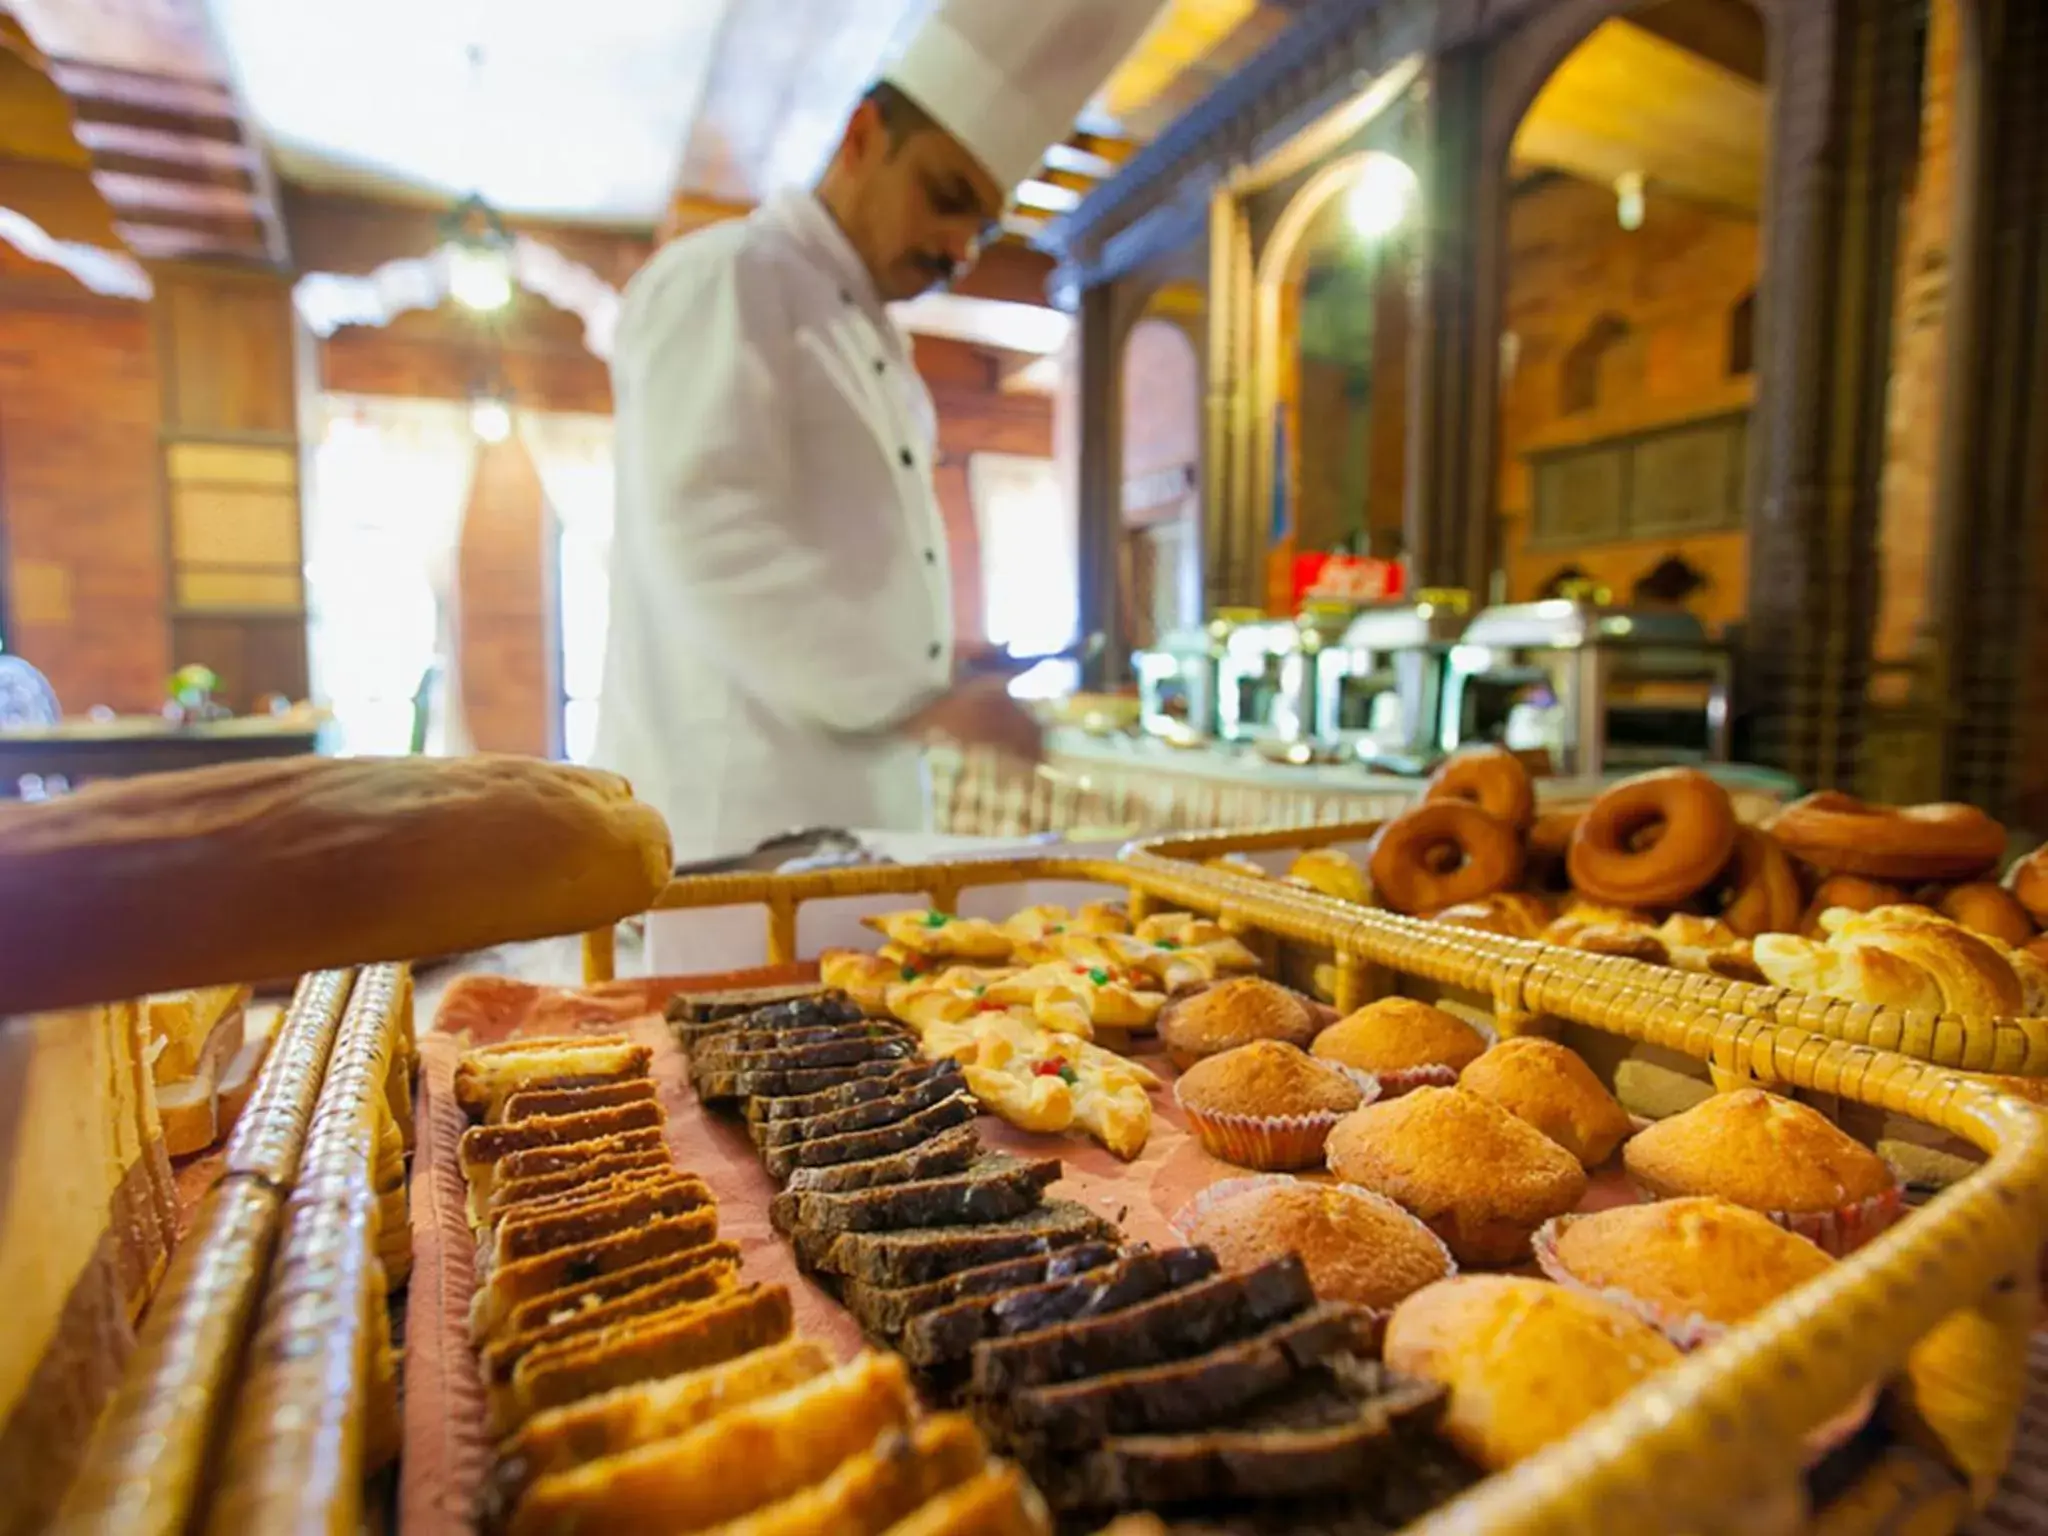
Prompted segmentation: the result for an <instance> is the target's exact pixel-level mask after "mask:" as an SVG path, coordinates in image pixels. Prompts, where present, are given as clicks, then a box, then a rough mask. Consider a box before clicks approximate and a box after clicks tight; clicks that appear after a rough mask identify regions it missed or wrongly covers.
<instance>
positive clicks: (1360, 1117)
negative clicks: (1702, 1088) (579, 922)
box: [1324, 1088, 1586, 1264]
mask: <svg viewBox="0 0 2048 1536" xmlns="http://www.w3.org/2000/svg"><path fill="white" fill-rule="evenodd" d="M1324 1157H1325V1160H1326V1161H1327V1162H1328V1163H1329V1166H1330V1171H1331V1172H1332V1173H1334V1174H1336V1175H1337V1177H1338V1178H1340V1179H1342V1180H1343V1181H1344V1182H1345V1183H1347V1184H1356V1185H1359V1186H1360V1187H1361V1188H1364V1189H1369V1190H1372V1191H1373V1192H1374V1193H1375V1194H1381V1195H1385V1196H1386V1197H1387V1198H1388V1199H1389V1200H1392V1201H1395V1202H1396V1203H1398V1204H1399V1205H1401V1206H1402V1207H1403V1208H1404V1209H1406V1210H1410V1211H1413V1212H1414V1213H1415V1214H1416V1215H1417V1216H1418V1217H1420V1218H1421V1219H1422V1221H1423V1222H1424V1224H1426V1225H1427V1226H1428V1227H1429V1229H1430V1230H1431V1231H1432V1232H1434V1233H1436V1234H1437V1236H1439V1237H1441V1238H1442V1239H1443V1240H1444V1242H1445V1243H1446V1244H1448V1245H1449V1247H1450V1250H1451V1252H1452V1253H1453V1254H1455V1255H1457V1259H1458V1262H1459V1263H1461V1264H1514V1263H1518V1262H1519V1261H1521V1260H1522V1259H1525V1258H1527V1257H1528V1256H1529V1239H1530V1237H1531V1236H1532V1235H1533V1234H1534V1233H1535V1231H1536V1229H1537V1228H1538V1227H1540V1226H1542V1225H1543V1223H1544V1222H1546V1221H1548V1220H1550V1218H1551V1217H1553V1216H1562V1215H1563V1214H1564V1213H1565V1212H1566V1211H1569V1210H1570V1209H1572V1207H1574V1206H1575V1205H1577V1204H1578V1203H1579V1201H1580V1200H1582V1199H1584V1198H1585V1194H1586V1170H1585V1169H1584V1168H1582V1167H1580V1166H1579V1160H1578V1159H1577V1158H1576V1157H1573V1156H1572V1155H1571V1153H1569V1152H1567V1151H1565V1149H1564V1148H1563V1147H1560V1146H1559V1145H1558V1144H1557V1143H1556V1142H1554V1141H1552V1140H1551V1139H1550V1138H1549V1137H1548V1136H1545V1135H1544V1134H1543V1133H1542V1132H1541V1131H1539V1130H1537V1129H1536V1128H1535V1127H1534V1126H1532V1125H1529V1124H1527V1123H1526V1122H1524V1121H1521V1120H1517V1119H1516V1118H1515V1117H1514V1116H1513V1115H1511V1114H1509V1113H1508V1112H1507V1111H1506V1110H1504V1109H1502V1108H1501V1107H1500V1106H1499V1105H1498V1104H1495V1103H1492V1102H1491V1101H1490V1100H1487V1099H1482V1098H1480V1097H1479V1096H1478V1095H1477V1094H1471V1093H1466V1092H1465V1091H1464V1090H1463V1089H1461V1088H1418V1089H1416V1090H1415V1091H1414V1092H1413V1093H1409V1094H1404V1095H1403V1096H1402V1097H1400V1098H1398V1099H1395V1100H1393V1101H1392V1102H1390V1103H1381V1104H1368V1105H1367V1106H1366V1107H1365V1108H1363V1109H1360V1110H1355V1111H1353V1112H1352V1113H1351V1114H1349V1115H1346V1116H1345V1117H1344V1118H1343V1119H1342V1120H1341V1121H1339V1122H1338V1123H1337V1128H1336V1129H1335V1130H1333V1131H1331V1132H1330V1140H1329V1145H1328V1146H1327V1147H1326V1148H1325V1151H1324Z"/></svg>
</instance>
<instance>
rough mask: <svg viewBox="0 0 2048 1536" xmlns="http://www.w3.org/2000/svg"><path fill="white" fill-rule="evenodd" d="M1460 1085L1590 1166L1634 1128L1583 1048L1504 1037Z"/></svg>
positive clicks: (1603, 1158)
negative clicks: (1582, 1054)
mask: <svg viewBox="0 0 2048 1536" xmlns="http://www.w3.org/2000/svg"><path fill="white" fill-rule="evenodd" d="M1458 1086H1459V1087H1460V1088H1462V1089H1464V1090H1465V1091H1466V1092H1467V1093H1476V1094H1478V1095H1479V1097H1481V1098H1482V1099H1491V1100H1492V1101H1493V1102H1494V1103H1496V1104H1498V1105H1499V1106H1500V1107H1501V1108H1502V1109H1504V1110H1506V1111H1507V1112H1508V1113H1509V1114H1511V1115H1513V1116H1515V1117H1516V1118H1517V1119H1520V1120H1526V1121H1528V1122H1529V1124H1531V1125H1533V1126H1535V1127H1536V1129H1537V1130H1539V1131H1541V1132H1542V1133H1543V1134H1544V1135H1546V1136H1548V1137H1549V1138H1550V1139H1551V1140H1552V1141H1554V1142H1556V1143H1557V1144H1558V1145H1559V1146H1560V1147H1563V1148H1564V1149H1565V1151H1567V1152H1569V1153H1571V1155H1572V1156H1573V1157H1576V1158H1577V1159H1578V1160H1579V1161H1580V1162H1581V1163H1582V1164H1584V1165H1585V1166H1586V1167H1588V1168H1597V1167H1599V1166H1600V1165H1601V1164H1602V1163H1604V1162H1606V1161H1607V1159H1608V1158H1610V1157H1612V1156H1613V1155H1614V1149H1615V1148H1616V1147H1618V1146H1620V1145H1621V1144H1622V1142H1623V1141H1625V1140H1627V1138H1628V1133H1629V1132H1630V1131H1631V1130H1633V1129H1634V1128H1635V1127H1634V1124H1633V1122H1631V1121H1630V1119H1629V1117H1628V1111H1627V1110H1625V1109H1623V1108H1622V1107H1621V1105H1620V1103H1619V1102H1617V1101H1616V1099H1615V1097H1614V1095H1613V1094H1611V1093H1609V1092H1608V1091H1607V1089H1606V1087H1605V1085H1603V1084H1602V1083H1601V1081H1600V1079H1599V1078H1597V1077H1595V1076H1594V1075H1593V1069H1592V1068H1591V1067H1589V1066H1587V1065H1586V1063H1585V1062H1584V1061H1583V1060H1581V1059H1580V1057H1579V1054H1578V1052H1576V1051H1574V1050H1572V1049H1571V1048H1570V1047H1569V1046H1563V1045H1559V1044H1558V1043H1557V1042H1556V1041H1555V1040H1544V1039H1541V1038H1539V1037H1537V1036H1534V1035H1524V1036H1522V1037H1520V1038H1518V1039H1514V1040H1503V1041H1501V1043H1500V1044H1499V1045H1496V1046H1495V1047H1494V1048H1493V1049H1492V1050H1490V1051H1488V1052H1487V1053H1486V1054H1485V1055H1484V1056H1481V1057H1480V1058H1479V1059H1478V1060H1477V1061H1475V1062H1473V1063H1472V1064H1471V1065H1470V1066H1469V1067H1467V1068H1466V1069H1465V1070H1464V1071H1463V1072H1462V1073H1460V1074H1459V1076H1458Z"/></svg>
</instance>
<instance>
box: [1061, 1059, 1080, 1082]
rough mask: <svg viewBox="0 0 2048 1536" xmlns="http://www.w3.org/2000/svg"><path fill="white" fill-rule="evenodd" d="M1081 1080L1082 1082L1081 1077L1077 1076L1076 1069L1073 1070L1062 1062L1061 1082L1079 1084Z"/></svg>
mask: <svg viewBox="0 0 2048 1536" xmlns="http://www.w3.org/2000/svg"><path fill="white" fill-rule="evenodd" d="M1080 1080H1081V1079H1080V1076H1079V1074H1077V1073H1076V1072H1075V1071H1074V1069H1073V1068H1072V1067H1070V1066H1068V1065H1067V1064H1066V1063H1065V1062H1061V1063H1060V1081H1061V1082H1063V1083H1078V1082H1079V1081H1080Z"/></svg>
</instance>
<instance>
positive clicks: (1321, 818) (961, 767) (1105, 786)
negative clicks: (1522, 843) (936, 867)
mask: <svg viewBox="0 0 2048 1536" xmlns="http://www.w3.org/2000/svg"><path fill="white" fill-rule="evenodd" d="M930 769H931V778H932V790H933V803H934V805H935V806H936V807H937V814H938V825H939V827H940V829H941V830H943V831H946V832H950V833H957V834H960V835H963V836H984V837H1018V836H1026V835H1029V834H1031V833H1037V832H1075V831H1077V830H1078V831H1080V832H1081V833H1083V834H1084V835H1086V834H1089V833H1110V832H1114V833H1120V834H1123V835H1132V834H1136V833H1140V832H1175V831H1196V830H1211V829H1215V828H1219V827H1277V826H1307V825H1314V824H1317V823H1322V822H1331V821H1373V820H1379V819H1383V818H1385V817H1388V816H1392V815H1395V814H1397V813H1398V812H1400V811H1402V810H1404V809H1405V808H1406V807H1407V806H1408V805H1409V804H1410V803H1411V802H1413V801H1414V800H1415V799H1416V798H1417V797H1418V796H1419V795H1420V794H1421V793H1422V789H1423V785H1424V782H1425V781H1424V780H1422V779H1420V778H1407V777H1403V776H1400V775H1397V774H1390V773H1372V772H1369V771H1367V770H1366V769H1365V768H1363V767H1361V766H1354V765H1349V764H1318V763H1309V764H1302V765H1294V764H1286V763H1275V762H1271V761H1269V760H1267V759H1265V758H1262V757H1260V756H1259V755H1257V754H1256V753H1253V752H1249V751H1244V750H1240V749H1235V748H1232V747H1229V746H1226V745H1224V744H1221V743H1210V744H1207V745H1204V746H1198V747H1173V746H1169V745H1168V744H1167V743H1165V742H1164V741H1161V740H1159V739H1158V738H1156V737H1149V736H1127V735H1112V736H1102V735H1095V734H1092V733H1090V732H1087V731H1082V730H1078V729H1074V728H1071V727H1063V728H1059V729H1055V730H1053V731H1051V732H1050V733H1048V735H1047V737H1046V761H1045V763H1044V765H1043V766H1042V767H1041V768H1040V769H1039V770H1038V772H1037V774H1036V775H1033V776H1027V775H1024V774H1021V773H1019V772H1018V771H1017V770H1016V769H1015V767H1014V766H1012V765H1010V764H1008V763H1005V762H1003V761H1002V760H1000V759H998V758H996V757H994V756H992V755H990V754H987V753H983V752H975V751H966V752H962V751H958V750H952V749H946V750H934V751H933V753H932V754H931V759H930ZM1706 771H1707V772H1708V773H1709V774H1710V775H1711V776H1712V777H1714V778H1715V779H1716V780H1718V781H1719V782H1720V783H1721V784H1722V785H1723V786H1725V787H1726V788H1727V790H1728V791H1729V793H1730V794H1731V795H1732V796H1733V797H1734V798H1735V801H1736V806H1737V809H1738V811H1739V813H1740V814H1741V816H1742V818H1743V819H1744V820H1745V821H1759V820H1762V819H1763V818H1764V817H1765V816H1767V815H1768V814H1769V813H1770V812H1771V810H1773V809H1774V808H1775V807H1777V806H1779V805H1782V804H1783V803H1784V802H1786V801H1787V800H1790V799H1791V798H1792V797H1793V796H1794V795H1796V794H1797V793H1798V792H1799V786H1798V785H1797V784H1796V783H1795V782H1794V781H1793V780H1792V779H1791V778H1789V777H1788V776H1786V775H1785V774H1782V773H1778V772H1776V771H1774V770H1772V769H1769V768H1761V767H1756V766H1754V765H1751V764H1745V763H1727V764H1712V765H1709V766H1708V767H1707V769H1706ZM1623 777H1626V775H1623V774H1618V773H1617V774H1611V775H1607V776H1605V777H1602V778H1599V779H1544V780H1541V781H1539V786H1538V797H1539V799H1540V801H1541V802H1542V803H1543V804H1544V805H1545V806H1557V805H1577V804H1584V803H1586V802H1587V801H1590V800H1591V799H1592V798H1593V796H1594V795H1596V794H1597V793H1599V791H1600V790H1601V789H1602V788H1604V787H1606V785H1608V784H1610V783H1613V782H1616V781H1617V780H1619V779H1621V778H1623Z"/></svg>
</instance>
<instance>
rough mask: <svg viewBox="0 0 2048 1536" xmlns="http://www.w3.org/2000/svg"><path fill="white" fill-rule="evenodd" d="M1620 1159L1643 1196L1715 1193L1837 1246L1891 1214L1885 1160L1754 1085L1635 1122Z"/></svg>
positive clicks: (1835, 1249)
mask: <svg viewBox="0 0 2048 1536" xmlns="http://www.w3.org/2000/svg"><path fill="white" fill-rule="evenodd" d="M1622 1166H1623V1167H1624V1168H1626V1169H1627V1170H1628V1175H1629V1177H1630V1178H1631V1179H1633V1180H1634V1181H1635V1182H1636V1184H1637V1185H1638V1186H1640V1187H1641V1188H1642V1189H1643V1190H1644V1191H1646V1192H1647V1193H1649V1194H1650V1195H1653V1196H1656V1197H1659V1198H1668V1197H1671V1196H1675V1195H1714V1196H1717V1197H1718V1198H1720V1199H1722V1200H1728V1201H1732V1202H1733V1203H1734V1204H1736V1205H1746V1206H1748V1207H1749V1208H1750V1209H1751V1210H1753V1211H1762V1212H1763V1213H1764V1214H1765V1215H1766V1216H1769V1217H1770V1218H1771V1219H1772V1220H1773V1221H1775V1222H1777V1223H1778V1225H1780V1226H1782V1227H1789V1228H1791V1230H1793V1231H1794V1232H1797V1233H1799V1234H1800V1235H1801V1236H1803V1237H1810V1238H1812V1239H1813V1240H1814V1241H1815V1242H1817V1243H1819V1244H1820V1245H1821V1247H1823V1248H1825V1249H1826V1250H1827V1251H1828V1252H1829V1253H1832V1254H1836V1255H1838V1256H1839V1255H1841V1254H1844V1253H1847V1252H1849V1251H1850V1250H1851V1249H1852V1248H1855V1247H1856V1246H1858V1245H1859V1244H1861V1243H1863V1242H1865V1241H1867V1240H1868V1239H1870V1238H1871V1237H1874V1236H1876V1234H1877V1233H1879V1232H1881V1231H1883V1230H1884V1229H1885V1228H1886V1227H1887V1226H1889V1225H1890V1224H1891V1222H1892V1220H1893V1219H1894V1218H1895V1217H1896V1216H1897V1215H1898V1210H1899V1199H1900V1196H1899V1181H1898V1179H1897V1177H1896V1176H1895V1175H1894V1174H1893V1173H1892V1171H1891V1169H1890V1168H1888V1167H1887V1166H1885V1162H1884V1159H1883V1158H1881V1157H1879V1156H1878V1155H1877V1154H1876V1153H1875V1152H1872V1151H1871V1150H1870V1149H1869V1148H1868V1147H1866V1146H1864V1145H1863V1144H1862V1143H1861V1142H1859V1141H1857V1140H1855V1139H1854V1138H1853V1137H1851V1136H1849V1135H1848V1134H1846V1133H1845V1132H1843V1131H1842V1130H1840V1129H1839V1128H1837V1127H1836V1126H1835V1124H1834V1123H1833V1122H1832V1121H1830V1120H1829V1119H1828V1118H1827V1117H1826V1116H1825V1115H1823V1114H1821V1113H1820V1112H1819V1111H1818V1110H1814V1109H1809V1108H1808V1107H1807V1106H1806V1105H1804V1104H1796V1103H1794V1102H1793V1101H1792V1100H1790V1099H1786V1098H1780V1097H1779V1096H1778V1095H1777V1094H1774V1093H1766V1092H1764V1091H1763V1090H1762V1089H1761V1088H1743V1089H1740V1090H1738V1091H1736V1092H1734V1093H1717V1094H1715V1095H1714V1096H1713V1097H1712V1098H1710V1099H1706V1100H1703V1101H1702V1102H1701V1103H1699V1104H1696V1105H1694V1106H1693V1107H1692V1108H1691V1109H1688V1110H1687V1111H1685V1113H1683V1114H1679V1115H1673V1116H1672V1117H1671V1118H1670V1119H1668V1120H1660V1121H1659V1122H1658V1123H1657V1124H1655V1125H1653V1126H1651V1127H1650V1128H1649V1129H1648V1130H1646V1131H1639V1132H1637V1134H1636V1135H1635V1136H1634V1137H1633V1138H1631V1140H1630V1141H1629V1143H1628V1145H1627V1146H1626V1147H1625V1148H1624V1149H1623V1150H1622Z"/></svg>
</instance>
